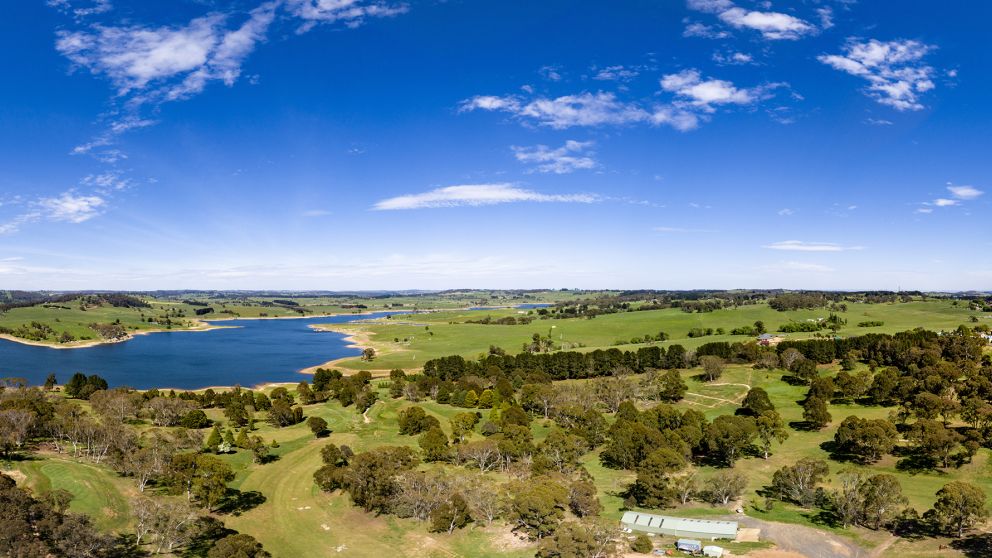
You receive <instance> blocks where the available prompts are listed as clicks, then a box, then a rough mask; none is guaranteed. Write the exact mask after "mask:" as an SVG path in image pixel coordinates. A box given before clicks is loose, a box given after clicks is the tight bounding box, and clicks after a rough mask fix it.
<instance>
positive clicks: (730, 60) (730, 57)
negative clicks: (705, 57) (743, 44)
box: [713, 52, 754, 65]
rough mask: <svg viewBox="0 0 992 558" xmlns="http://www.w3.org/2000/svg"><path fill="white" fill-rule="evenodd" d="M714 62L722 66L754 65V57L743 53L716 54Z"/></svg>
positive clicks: (714, 54)
mask: <svg viewBox="0 0 992 558" xmlns="http://www.w3.org/2000/svg"><path fill="white" fill-rule="evenodd" d="M713 61H714V62H716V63H717V64H721V65H742V64H753V63H754V57H753V56H751V55H750V54H745V53H743V52H728V53H722V52H714V53H713Z"/></svg>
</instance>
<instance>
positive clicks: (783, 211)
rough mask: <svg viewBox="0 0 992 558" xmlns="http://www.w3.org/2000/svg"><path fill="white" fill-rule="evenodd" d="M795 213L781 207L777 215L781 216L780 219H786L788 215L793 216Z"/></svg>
mask: <svg viewBox="0 0 992 558" xmlns="http://www.w3.org/2000/svg"><path fill="white" fill-rule="evenodd" d="M795 212H796V210H794V209H790V208H788V207H783V208H782V209H779V210H778V214H779V215H781V216H782V217H788V216H790V215H793V214H794V213H795Z"/></svg>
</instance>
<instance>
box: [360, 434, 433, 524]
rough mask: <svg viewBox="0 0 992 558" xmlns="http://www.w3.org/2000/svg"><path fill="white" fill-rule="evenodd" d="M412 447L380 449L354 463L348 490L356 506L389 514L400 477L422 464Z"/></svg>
mask: <svg viewBox="0 0 992 558" xmlns="http://www.w3.org/2000/svg"><path fill="white" fill-rule="evenodd" d="M418 461H419V460H418V459H417V456H416V454H414V452H413V450H412V449H410V448H408V447H395V446H380V447H378V448H375V449H372V450H369V451H366V452H362V453H359V454H357V455H355V456H354V458H352V459H350V460H349V462H348V467H347V470H346V472H345V477H344V486H345V488H346V489H347V490H348V494H349V495H350V496H351V500H352V502H354V503H355V505H356V506H360V507H361V508H362V509H364V510H365V511H367V512H371V511H375V512H378V513H386V512H387V511H389V506H390V505H391V504H392V503H393V499H394V497H395V496H396V493H397V490H398V486H397V484H396V477H397V475H398V474H399V473H401V472H403V471H409V470H410V469H412V468H413V467H415V466H416V465H417V463H418Z"/></svg>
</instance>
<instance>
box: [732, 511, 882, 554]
mask: <svg viewBox="0 0 992 558" xmlns="http://www.w3.org/2000/svg"><path fill="white" fill-rule="evenodd" d="M730 519H733V520H736V521H738V522H740V524H741V525H743V526H745V527H752V528H758V529H761V538H762V539H765V540H769V541H771V542H773V543H775V546H776V550H780V551H784V552H787V553H788V552H791V553H796V554H798V555H800V556H803V557H805V558H871V557H872V556H875V554H874V553H872V552H869V551H867V550H865V549H864V548H862V547H861V546H859V545H857V544H855V543H854V542H853V541H851V540H850V539H846V538H844V537H840V536H837V535H834V534H832V533H828V532H826V531H820V530H818V529H813V528H811V527H805V526H803V525H794V524H791V523H773V522H770V521H762V520H760V519H755V518H753V517H746V516H743V517H742V516H734V517H733V518H730ZM890 544H891V543H890ZM883 551H884V549H883Z"/></svg>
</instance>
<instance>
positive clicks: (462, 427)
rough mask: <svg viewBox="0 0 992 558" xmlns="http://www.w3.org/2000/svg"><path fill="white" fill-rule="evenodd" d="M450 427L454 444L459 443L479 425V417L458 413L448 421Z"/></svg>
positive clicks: (472, 414)
mask: <svg viewBox="0 0 992 558" xmlns="http://www.w3.org/2000/svg"><path fill="white" fill-rule="evenodd" d="M448 423H449V424H450V425H451V436H452V437H453V438H454V440H455V442H457V443H461V442H463V441H465V438H466V437H468V435H469V434H470V433H471V432H472V431H473V430H474V429H475V425H476V424H478V423H479V415H476V414H475V413H458V414H456V415H455V416H453V417H451V418H450V419H449V420H448Z"/></svg>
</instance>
